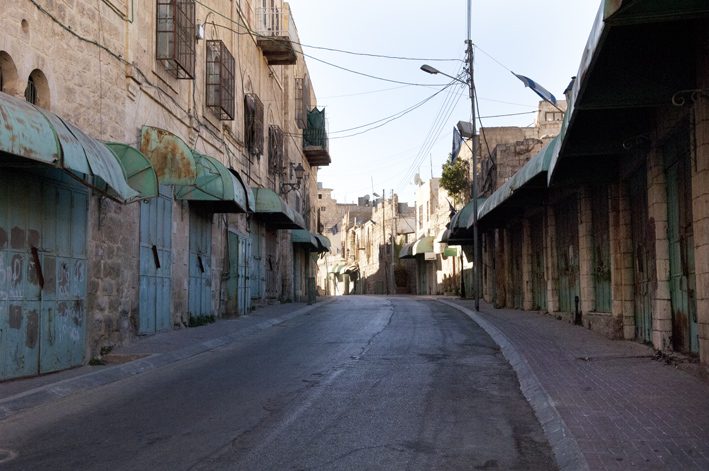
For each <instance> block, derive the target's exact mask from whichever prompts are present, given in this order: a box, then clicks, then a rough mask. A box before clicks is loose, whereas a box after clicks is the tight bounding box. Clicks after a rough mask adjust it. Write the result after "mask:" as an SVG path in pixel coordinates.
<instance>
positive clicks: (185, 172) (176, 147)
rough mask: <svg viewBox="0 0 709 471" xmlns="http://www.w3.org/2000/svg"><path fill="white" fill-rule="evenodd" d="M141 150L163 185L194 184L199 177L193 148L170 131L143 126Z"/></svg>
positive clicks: (141, 130)
mask: <svg viewBox="0 0 709 471" xmlns="http://www.w3.org/2000/svg"><path fill="white" fill-rule="evenodd" d="M140 151H141V152H142V153H143V155H145V156H146V157H147V158H148V160H150V163H151V164H152V166H153V168H154V169H155V172H156V173H157V175H158V180H160V183H161V184H163V185H192V184H193V183H194V181H195V179H196V178H197V163H196V162H195V159H194V156H193V155H192V150H191V149H190V148H189V146H188V145H187V144H185V142H184V141H183V140H182V139H180V138H179V137H177V136H176V135H175V134H173V133H171V132H170V131H165V130H164V129H160V128H155V127H152V126H143V127H142V128H141V129H140Z"/></svg>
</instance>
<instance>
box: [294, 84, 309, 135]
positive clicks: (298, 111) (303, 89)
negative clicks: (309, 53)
mask: <svg viewBox="0 0 709 471" xmlns="http://www.w3.org/2000/svg"><path fill="white" fill-rule="evenodd" d="M308 111H310V80H309V79H308V77H303V78H297V79H295V122H296V124H297V125H298V128H299V129H305V128H307V127H308Z"/></svg>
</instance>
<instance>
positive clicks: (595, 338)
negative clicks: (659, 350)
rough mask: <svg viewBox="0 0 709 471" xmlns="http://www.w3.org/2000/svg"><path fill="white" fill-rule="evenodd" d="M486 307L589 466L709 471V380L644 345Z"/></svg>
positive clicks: (470, 305) (489, 319) (537, 316)
mask: <svg viewBox="0 0 709 471" xmlns="http://www.w3.org/2000/svg"><path fill="white" fill-rule="evenodd" d="M449 301H453V302H454V303H456V304H459V305H461V306H464V307H465V308H467V309H469V310H473V309H474V305H473V302H472V301H468V300H459V299H449ZM480 311H481V312H479V315H480V316H481V317H482V319H484V320H485V321H487V322H489V323H490V324H492V325H493V326H495V327H497V329H499V331H501V332H502V333H503V334H504V336H506V337H507V339H509V341H510V344H511V345H513V346H514V348H515V349H516V350H517V351H518V352H519V354H520V355H521V356H522V357H523V358H524V359H525V360H526V363H527V365H528V366H529V369H530V370H531V371H532V372H533V374H534V376H536V378H537V379H538V380H539V383H540V385H541V386H542V388H543V389H544V391H545V392H546V394H547V395H548V397H549V399H550V402H551V404H552V405H553V406H554V408H555V409H556V410H557V411H558V413H559V415H560V417H561V419H562V420H563V422H564V423H565V425H566V430H568V431H569V432H570V433H571V435H572V437H573V438H574V439H575V442H576V444H577V445H578V449H580V451H581V453H582V455H583V458H585V461H586V464H587V465H588V468H590V469H594V470H595V469H614V470H615V469H617V470H621V469H623V470H625V469H644V470H645V469H672V470H674V469H677V470H687V469H702V470H709V382H707V381H705V380H703V379H700V378H699V377H697V376H696V375H691V374H689V373H687V372H685V371H681V370H679V369H677V368H675V367H673V366H671V365H668V364H666V363H665V362H663V361H657V360H654V359H653V353H654V352H653V351H652V349H650V348H649V347H647V346H645V345H641V344H639V343H635V342H628V341H614V340H609V339H607V338H605V337H603V336H601V335H599V334H597V333H595V332H591V331H590V330H587V329H585V328H583V327H579V326H573V325H570V324H568V323H566V322H563V321H559V320H556V319H554V318H552V317H550V316H545V315H541V314H537V313H532V312H525V311H519V310H506V309H493V308H491V307H490V306H489V305H485V304H481V309H480Z"/></svg>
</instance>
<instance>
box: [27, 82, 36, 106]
mask: <svg viewBox="0 0 709 471" xmlns="http://www.w3.org/2000/svg"><path fill="white" fill-rule="evenodd" d="M25 100H27V101H29V102H30V103H32V104H33V105H36V104H37V86H36V85H35V84H34V79H33V78H32V77H30V78H29V79H28V80H27V88H25Z"/></svg>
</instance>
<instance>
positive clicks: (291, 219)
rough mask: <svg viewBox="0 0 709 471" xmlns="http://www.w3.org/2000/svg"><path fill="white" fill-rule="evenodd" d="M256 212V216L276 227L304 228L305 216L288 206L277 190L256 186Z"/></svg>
mask: <svg viewBox="0 0 709 471" xmlns="http://www.w3.org/2000/svg"><path fill="white" fill-rule="evenodd" d="M253 191H254V196H255V198H256V212H255V213H254V216H255V217H256V218H257V219H259V220H261V221H263V222H264V223H265V224H266V225H268V226H271V227H272V228H274V229H304V228H305V221H304V220H303V216H301V215H300V214H298V213H296V212H295V211H294V210H293V209H292V208H291V207H290V206H288V205H287V204H286V203H285V202H284V201H283V200H282V199H281V197H280V196H278V195H277V194H276V192H275V191H273V190H269V189H268V188H254V189H253Z"/></svg>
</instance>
